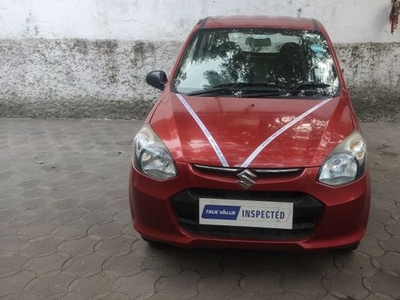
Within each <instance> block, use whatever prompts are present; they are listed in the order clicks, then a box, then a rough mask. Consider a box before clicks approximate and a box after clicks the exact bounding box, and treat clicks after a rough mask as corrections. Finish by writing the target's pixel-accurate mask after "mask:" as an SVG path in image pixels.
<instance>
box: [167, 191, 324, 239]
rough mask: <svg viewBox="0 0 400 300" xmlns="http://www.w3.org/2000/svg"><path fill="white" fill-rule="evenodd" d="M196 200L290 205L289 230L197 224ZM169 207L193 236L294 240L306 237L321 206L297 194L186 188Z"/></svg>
mask: <svg viewBox="0 0 400 300" xmlns="http://www.w3.org/2000/svg"><path fill="white" fill-rule="evenodd" d="M199 198H214V199H229V200H253V201H270V202H289V203H293V206H294V213H293V229H292V230H287V229H270V228H253V227H233V226H215V225H200V224H199ZM171 204H172V208H173V210H174V212H175V215H176V217H177V218H178V221H179V223H180V224H181V226H182V227H183V228H184V229H185V230H186V231H188V232H190V233H194V234H197V235H207V236H215V237H221V238H224V237H230V238H240V239H256V240H288V239H292V240H297V239H302V238H305V237H307V236H309V235H310V234H311V233H312V231H313V229H314V228H315V226H316V224H317V222H318V219H319V217H320V216H321V214H322V212H323V209H324V206H323V204H322V203H321V202H319V201H318V200H316V199H315V198H313V197H311V196H310V195H307V194H304V193H299V192H265V191H240V190H238V191H228V190H208V189H188V190H185V191H182V192H181V193H179V194H177V195H175V196H174V197H173V198H172V199H171Z"/></svg>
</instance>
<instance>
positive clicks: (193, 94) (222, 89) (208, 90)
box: [188, 87, 232, 96]
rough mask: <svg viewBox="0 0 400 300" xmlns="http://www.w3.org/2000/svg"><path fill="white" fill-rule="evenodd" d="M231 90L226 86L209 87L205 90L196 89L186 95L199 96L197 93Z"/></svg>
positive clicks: (205, 93) (204, 93)
mask: <svg viewBox="0 0 400 300" xmlns="http://www.w3.org/2000/svg"><path fill="white" fill-rule="evenodd" d="M224 91H226V92H229V93H230V92H231V91H232V89H231V88H227V87H217V88H210V89H205V90H197V91H193V92H190V93H188V96H199V95H207V94H214V93H219V92H224Z"/></svg>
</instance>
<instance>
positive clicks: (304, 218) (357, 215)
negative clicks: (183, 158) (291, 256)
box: [129, 163, 370, 251]
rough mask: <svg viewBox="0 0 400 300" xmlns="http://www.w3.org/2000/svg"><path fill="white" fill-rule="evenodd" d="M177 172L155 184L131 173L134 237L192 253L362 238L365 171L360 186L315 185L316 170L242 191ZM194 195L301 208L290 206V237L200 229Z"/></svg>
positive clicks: (212, 178) (233, 181)
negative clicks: (292, 211)
mask: <svg viewBox="0 0 400 300" xmlns="http://www.w3.org/2000/svg"><path fill="white" fill-rule="evenodd" d="M177 169H178V174H179V175H178V177H177V178H174V179H171V180H167V181H163V182H158V181H154V180H152V179H150V178H148V177H146V176H144V175H143V174H141V173H139V172H138V171H137V170H135V168H134V167H131V172H130V182H129V187H130V189H129V198H130V206H131V213H132V218H133V224H134V227H135V229H136V231H137V232H139V233H140V234H141V235H142V236H144V237H146V238H148V239H150V240H155V241H160V242H163V243H169V244H172V245H176V246H182V247H195V248H203V247H204V248H249V249H267V250H280V251H282V250H283V251H284V250H288V251H297V250H318V249H331V248H341V247H347V246H351V245H353V244H355V243H357V242H359V241H360V240H361V239H362V237H363V236H364V234H365V229H366V225H367V221H368V215H369V207H370V179H369V172H368V168H367V172H366V174H364V176H363V177H361V178H360V179H359V180H357V181H355V182H353V183H351V184H349V185H346V186H342V187H335V188H333V187H329V186H326V185H323V184H321V183H318V182H316V178H317V174H318V171H319V168H307V169H302V170H301V171H300V172H297V173H294V174H289V175H284V176H281V175H279V176H264V177H262V178H259V179H258V180H257V184H255V185H254V186H252V187H251V188H249V189H248V190H247V191H244V189H243V188H242V187H241V186H240V185H239V184H238V183H237V181H238V179H237V177H235V176H225V175H221V174H211V173H207V172H202V171H199V170H197V169H196V168H194V167H193V166H192V165H189V164H185V163H177ZM193 191H203V192H204V191H207V192H209V191H214V192H215V191H217V192H222V193H223V194H226V195H229V196H223V195H222V194H221V193H220V194H221V196H220V197H228V199H232V198H233V199H236V198H237V199H241V200H246V199H243V197H246V198H247V199H249V198H250V199H251V200H259V201H262V198H263V197H264V196H263V195H265V197H270V196H271V195H273V197H272V198H274V199H278V200H279V201H293V202H294V203H296V201H297V202H299V203H300V204H299V205H298V207H297V208H296V204H295V218H296V214H297V217H298V218H299V221H298V222H297V223H296V221H294V229H293V230H289V231H288V230H282V229H281V230H279V229H278V230H277V229H266V230H255V229H248V228H247V229H246V228H233V227H231V228H225V227H223V228H220V227H217V226H209V225H208V226H207V225H205V226H204V225H202V226H200V225H199V224H198V218H197V221H196V216H197V214H198V207H197V205H198V204H197V202H196V197H197V196H196V193H193ZM185 195H187V204H186V203H185V198H186V196H185ZM215 195H218V193H217V194H213V197H214V198H215ZM235 195H236V196H235ZM202 197H204V195H203V196H202ZM205 197H207V196H205ZM235 197H236V198H235ZM257 197H258V198H260V199H256V198H257ZM277 197H278V198H277ZM291 197H292V198H291ZM296 199H297V200H296ZM299 199H300V200H299ZM302 199H303V200H302ZM304 199H306V200H304ZM268 201H270V199H268ZM182 204H183V207H185V210H184V211H183V213H182V209H180V207H182ZM180 205H181V206H180ZM302 205H303V206H302ZM307 205H308V206H307ZM196 207H197V210H196ZM296 211H297V212H296ZM196 222H197V224H196ZM311 223H312V224H311ZM296 224H297V225H296ZM304 224H305V225H304ZM310 224H311V225H310ZM212 227H214V228H212ZM297 229H300V230H297Z"/></svg>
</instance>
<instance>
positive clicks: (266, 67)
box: [172, 29, 339, 97]
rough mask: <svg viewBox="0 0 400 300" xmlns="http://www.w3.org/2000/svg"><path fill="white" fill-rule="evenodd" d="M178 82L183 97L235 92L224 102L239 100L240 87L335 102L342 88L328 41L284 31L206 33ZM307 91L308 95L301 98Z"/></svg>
mask: <svg viewBox="0 0 400 300" xmlns="http://www.w3.org/2000/svg"><path fill="white" fill-rule="evenodd" d="M172 82H173V88H174V89H175V90H176V91H177V92H180V93H192V92H194V91H201V90H204V89H206V90H209V89H213V88H216V87H221V86H230V87H231V89H225V92H220V94H221V95H222V96H223V95H224V93H225V94H226V95H232V93H236V94H237V90H238V89H239V86H240V89H241V90H245V91H244V93H245V94H248V93H260V92H262V91H265V92H268V90H271V88H272V87H274V86H275V87H280V88H281V90H282V89H283V90H285V91H287V92H288V93H289V92H290V94H291V95H295V96H303V97H304V96H310V97H321V96H326V97H329V96H333V95H334V94H336V92H337V90H338V88H339V81H338V76H337V72H336V68H335V65H334V61H333V58H332V56H331V52H330V49H329V47H328V43H327V41H326V40H325V38H324V37H323V36H322V35H321V34H320V33H318V32H314V31H305V30H284V29H274V30H261V29H223V30H210V29H207V30H200V31H199V32H198V33H197V34H196V35H195V36H194V37H193V38H192V40H191V42H190V44H189V46H188V47H187V49H186V51H185V53H184V55H183V57H182V60H181V62H180V63H179V67H178V69H177V71H176V73H175V75H174V76H173V81H172ZM267 87H268V89H267ZM304 90H307V91H308V93H303V94H301V93H300V91H304ZM310 91H311V92H310ZM288 93H282V94H281V96H285V95H286V96H287V95H288Z"/></svg>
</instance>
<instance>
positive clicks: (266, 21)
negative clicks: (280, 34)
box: [199, 16, 322, 30]
mask: <svg viewBox="0 0 400 300" xmlns="http://www.w3.org/2000/svg"><path fill="white" fill-rule="evenodd" d="M199 24H201V27H203V28H240V27H256V28H258V27H259V28H287V29H304V30H319V29H321V28H320V27H322V25H321V24H320V22H319V21H317V20H314V19H306V18H294V17H268V16H215V17H208V18H205V19H202V20H200V21H199Z"/></svg>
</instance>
